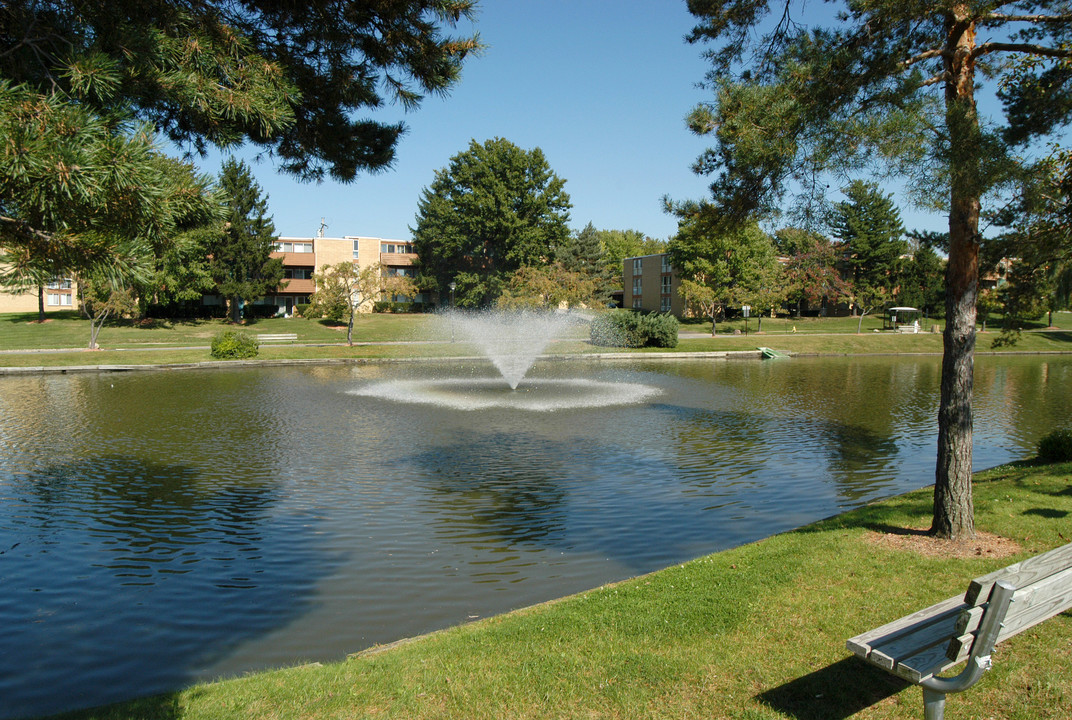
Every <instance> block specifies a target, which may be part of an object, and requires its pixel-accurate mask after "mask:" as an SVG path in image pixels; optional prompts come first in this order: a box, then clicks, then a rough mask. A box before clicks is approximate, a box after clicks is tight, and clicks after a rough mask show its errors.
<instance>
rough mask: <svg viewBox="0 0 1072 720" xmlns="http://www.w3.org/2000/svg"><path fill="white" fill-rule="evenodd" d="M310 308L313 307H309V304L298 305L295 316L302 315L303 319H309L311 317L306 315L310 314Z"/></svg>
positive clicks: (295, 307) (295, 308)
mask: <svg viewBox="0 0 1072 720" xmlns="http://www.w3.org/2000/svg"><path fill="white" fill-rule="evenodd" d="M310 307H311V306H310V305H309V303H298V304H297V305H295V306H294V314H295V315H301V316H302V317H303V318H307V317H309V316H308V315H306V313H308V312H309V308H310Z"/></svg>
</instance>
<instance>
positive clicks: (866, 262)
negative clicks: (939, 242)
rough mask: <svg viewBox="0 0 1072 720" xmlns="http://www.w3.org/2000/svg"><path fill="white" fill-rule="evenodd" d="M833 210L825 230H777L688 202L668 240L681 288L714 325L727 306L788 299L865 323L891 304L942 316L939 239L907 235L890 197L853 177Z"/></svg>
mask: <svg viewBox="0 0 1072 720" xmlns="http://www.w3.org/2000/svg"><path fill="white" fill-rule="evenodd" d="M844 192H845V196H846V199H845V200H843V201H841V202H838V203H835V204H834V205H833V206H832V208H831V210H830V212H829V213H827V215H826V222H825V225H826V228H827V229H828V231H829V232H830V234H831V235H832V236H833V240H832V239H831V238H829V237H827V236H826V235H824V234H822V233H820V232H818V231H815V230H805V229H801V228H793V227H789V228H783V229H781V230H778V231H777V232H776V233H774V235H773V236H771V235H768V234H767V233H766V232H764V231H763V230H762V229H761V228H760V226H759V223H758V222H757V221H755V220H752V221H750V222H743V223H742V222H736V221H733V220H727V218H726V217H724V216H722V215H720V214H718V213H716V212H713V211H712V208H711V207H710V206H708V205H705V204H703V203H695V202H694V203H689V204H680V205H679V206H678V207H677V208H676V210H677V212H678V213H679V214H680V215H681V216H682V219H681V222H680V225H679V231H678V234H677V236H675V237H674V238H673V239H672V240H671V241H670V244H669V249H668V253H669V255H670V261H671V264H672V265H673V266H674V267H675V268H677V269H678V271H679V273H680V274H681V276H682V281H681V294H682V295H683V296H684V297H685V299H686V300H687V301H688V302H689V304H690V305H691V306H692V307H693V309H694V310H696V311H697V312H698V313H700V314H702V315H704V316H706V317H710V318H711V320H712V333H714V332H716V331H717V322H718V316H719V315H720V314H724V313H725V312H726V310H727V309H728V308H738V307H741V306H744V305H749V306H752V307H755V308H757V310H758V311H760V312H762V311H766V310H774V309H776V308H781V307H783V306H785V307H789V308H792V309H794V310H795V311H796V312H797V314H800V313H801V312H802V311H803V310H804V309H806V308H817V307H820V306H823V305H824V304H826V303H830V304H833V305H837V304H840V303H845V304H848V305H850V306H851V307H852V310H853V312H854V313H855V314H857V315H858V316H859V317H860V319H861V322H862V319H863V317H864V316H865V315H867V314H868V313H869V312H872V310H874V309H877V308H881V307H884V306H885V305H887V304H891V303H896V304H899V305H910V306H913V307H919V308H921V309H924V310H926V311H927V312H929V313H931V314H939V313H940V311H941V305H942V301H943V297H944V284H943V273H944V266H943V262H942V260H941V258H940V257H939V255H938V253H937V252H936V250H935V247H934V241H935V238H932V237H929V236H924V237H914V238H911V239H906V237H905V234H904V228H903V226H902V224H901V219H900V213H899V211H898V210H897V207H896V205H895V204H894V202H893V199H892V196H890V195H887V194H884V193H882V191H881V190H880V189H879V187H878V186H877V185H875V184H873V183H865V182H861V181H855V182H853V183H851V184H850V185H849V186H848V187H846V188H845V190H844Z"/></svg>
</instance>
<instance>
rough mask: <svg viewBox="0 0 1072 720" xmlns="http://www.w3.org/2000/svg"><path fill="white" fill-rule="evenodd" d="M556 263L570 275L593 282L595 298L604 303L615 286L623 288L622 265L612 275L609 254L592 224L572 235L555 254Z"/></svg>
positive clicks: (596, 300)
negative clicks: (607, 259) (608, 261)
mask: <svg viewBox="0 0 1072 720" xmlns="http://www.w3.org/2000/svg"><path fill="white" fill-rule="evenodd" d="M555 258H556V261H557V262H558V263H559V264H560V265H561V266H562V268H563V269H564V270H565V271H566V272H567V273H573V274H576V275H579V276H581V277H582V278H586V279H587V280H589V281H591V283H592V287H593V292H592V293H590V294H591V295H592V296H593V297H592V299H593V300H594V302H596V303H597V304H605V303H606V302H607V301H608V300H609V299H610V295H611V293H612V292H613V291H614V289H615V287H617V286H618V285H621V275H622V271H621V266H620V265H619V267H618V268H617V271H616V272H614V273H613V274H612V273H611V271H610V268H609V267H608V266H607V262H606V252H605V251H604V249H603V244H602V243H601V242H600V241H599V231H597V230H596V229H595V226H593V225H592V223H588V224H587V225H585V226H584V229H582V230H580V231H579V232H576V233H573V234H572V235H570V237H569V240H567V242H566V244H565V245H564V246H563V247H562V248H560V249H559V250H558V251H557V252H556V253H555Z"/></svg>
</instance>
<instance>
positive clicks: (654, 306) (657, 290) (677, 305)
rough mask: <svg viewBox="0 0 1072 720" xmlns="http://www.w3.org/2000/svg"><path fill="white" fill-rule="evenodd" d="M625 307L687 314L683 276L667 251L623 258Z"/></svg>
mask: <svg viewBox="0 0 1072 720" xmlns="http://www.w3.org/2000/svg"><path fill="white" fill-rule="evenodd" d="M622 286H623V288H624V293H623V295H622V307H626V308H632V309H634V310H643V311H645V312H658V313H670V314H671V315H674V316H675V317H684V315H685V301H684V300H683V299H682V297H681V293H679V292H678V288H679V287H680V286H681V278H680V277H679V276H678V274H677V272H676V271H675V270H674V268H673V267H671V265H670V256H669V255H667V254H666V253H660V254H658V255H644V256H641V257H630V258H626V259H625V260H624V261H623V262H622Z"/></svg>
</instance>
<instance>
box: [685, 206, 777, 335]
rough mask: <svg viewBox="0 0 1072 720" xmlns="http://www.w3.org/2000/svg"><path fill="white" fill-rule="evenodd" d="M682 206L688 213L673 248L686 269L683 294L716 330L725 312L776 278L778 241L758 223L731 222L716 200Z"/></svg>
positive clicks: (750, 297) (751, 296)
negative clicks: (715, 204) (717, 209)
mask: <svg viewBox="0 0 1072 720" xmlns="http://www.w3.org/2000/svg"><path fill="white" fill-rule="evenodd" d="M680 211H681V213H682V216H683V219H682V220H681V222H679V224H678V233H677V235H676V236H674V238H672V239H671V241H670V244H669V247H668V248H667V253H668V254H669V256H670V264H671V265H672V266H673V267H674V268H676V269H677V271H678V272H679V273H680V275H681V285H680V288H679V292H680V293H681V296H682V297H683V298H684V299H685V300H686V302H691V303H693V304H695V305H697V306H698V307H699V308H700V309H702V311H703V312H704V314H706V315H708V316H709V317H710V318H711V334H712V335H714V334H716V331H717V315H718V313H719V312H724V310H725V307H726V306H727V305H733V306H740V305H741V304H745V303H747V302H748V301H749V300H751V299H752V298H753V297H756V296H757V293H758V292H759V291H760V290H761V289H762V285H763V283H764V281H768V282H769V281H770V275H771V274H772V273H773V272H775V269H776V268H775V266H776V264H777V261H776V259H775V255H774V245H773V243H772V242H771V238H770V236H769V235H767V233H765V232H763V230H761V229H760V227H759V225H758V224H756V223H750V224H747V225H734V224H726V223H725V222H723V219H722V218H721V216H719V215H718V214H717V213H716V212H715V211H714V208H713V207H711V206H710V205H707V204H702V203H696V204H691V205H690V206H688V207H687V208H686V207H683V208H681V210H680ZM764 302H765V301H764Z"/></svg>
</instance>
